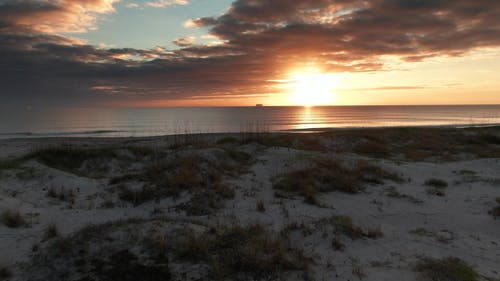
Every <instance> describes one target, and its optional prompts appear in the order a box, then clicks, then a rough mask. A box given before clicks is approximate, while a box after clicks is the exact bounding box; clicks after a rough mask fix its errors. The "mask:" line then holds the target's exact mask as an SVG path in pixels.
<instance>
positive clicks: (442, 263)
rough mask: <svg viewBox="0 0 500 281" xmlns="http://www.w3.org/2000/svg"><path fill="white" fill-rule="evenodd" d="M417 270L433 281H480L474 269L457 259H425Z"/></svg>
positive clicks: (418, 265) (419, 263)
mask: <svg viewBox="0 0 500 281" xmlns="http://www.w3.org/2000/svg"><path fill="white" fill-rule="evenodd" d="M415 270H416V271H418V272H420V273H421V274H422V276H423V277H425V278H426V279H427V280H431V281H478V280H480V276H479V273H477V272H476V271H475V270H474V268H472V267H471V266H470V265H468V264H467V263H465V262H464V261H463V260H461V259H459V258H456V257H447V258H442V259H432V258H424V259H422V260H421V261H419V262H418V263H417V265H416V267H415Z"/></svg>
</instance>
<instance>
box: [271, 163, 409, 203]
mask: <svg viewBox="0 0 500 281" xmlns="http://www.w3.org/2000/svg"><path fill="white" fill-rule="evenodd" d="M384 180H392V181H396V182H401V181H402V179H401V178H400V177H399V175H397V174H395V173H390V172H388V171H386V170H384V169H382V168H380V167H377V166H374V165H372V164H370V163H369V162H366V161H359V162H357V163H356V164H355V165H354V166H353V167H348V166H347V165H344V164H342V163H341V162H339V161H335V160H332V159H323V158H321V159H316V160H315V161H314V163H313V166H312V167H310V168H305V169H301V170H295V171H291V172H288V173H285V174H283V175H281V176H279V177H278V178H277V179H276V180H275V181H274V184H273V187H274V188H275V189H279V190H283V191H288V192H296V193H299V194H300V195H301V196H303V197H304V199H305V202H307V203H310V204H317V200H316V194H317V193H318V192H330V191H341V192H346V193H352V194H355V193H359V192H360V191H362V190H363V188H364V184H382V183H383V181H384Z"/></svg>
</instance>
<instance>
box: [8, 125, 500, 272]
mask: <svg viewBox="0 0 500 281" xmlns="http://www.w3.org/2000/svg"><path fill="white" fill-rule="evenodd" d="M498 171H500V127H498V126H489V127H470V128H455V127H435V128H434V127H411V128H409V127H398V128H365V129H342V130H322V131H318V132H315V133H290V132H282V133H270V132H269V133H268V132H262V133H259V132H252V133H243V132H241V133H224V134H222V133H221V134H181V135H175V136H154V137H137V138H131V137H127V138H90V137H77V138H64V137H56V138H30V139H23V138H18V139H2V140H0V252H1V253H2V255H0V280H1V278H4V279H5V280H52V281H56V280H490V281H491V280H500V270H499V265H500V236H499V229H500V174H499V173H498ZM450 268H451V269H450ZM457 272H458V273H457ZM453 274H459V275H460V276H461V277H463V278H464V279H449V278H450V276H451V278H456V276H457V275H453ZM123 276H128V277H123ZM123 278H126V279H123ZM127 278H129V279H127ZM436 278H440V279H436ZM446 278H448V279H446ZM467 278H468V279H467Z"/></svg>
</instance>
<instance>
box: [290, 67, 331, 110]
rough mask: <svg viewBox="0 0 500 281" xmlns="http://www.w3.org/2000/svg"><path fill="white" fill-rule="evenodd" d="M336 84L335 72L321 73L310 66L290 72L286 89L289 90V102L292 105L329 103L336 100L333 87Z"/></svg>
mask: <svg viewBox="0 0 500 281" xmlns="http://www.w3.org/2000/svg"><path fill="white" fill-rule="evenodd" d="M338 84H339V81H338V77H337V76H336V75H335V74H332V73H322V72H320V71H319V70H318V69H315V68H312V69H302V70H300V71H297V72H293V73H291V74H290V78H289V80H287V85H286V89H287V91H289V92H290V102H291V103H292V104H294V105H303V106H314V105H331V104H335V102H336V97H337V96H336V93H335V89H336V88H337V87H338Z"/></svg>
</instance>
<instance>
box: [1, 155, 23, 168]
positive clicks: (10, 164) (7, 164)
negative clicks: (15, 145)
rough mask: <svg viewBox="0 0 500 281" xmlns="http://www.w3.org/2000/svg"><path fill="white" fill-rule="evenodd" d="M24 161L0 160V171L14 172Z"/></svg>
mask: <svg viewBox="0 0 500 281" xmlns="http://www.w3.org/2000/svg"><path fill="white" fill-rule="evenodd" d="M25 161H26V159H24V158H13V159H3V160H0V171H1V170H14V169H19V168H20V167H21V166H22V165H23V164H24V162H25Z"/></svg>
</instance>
